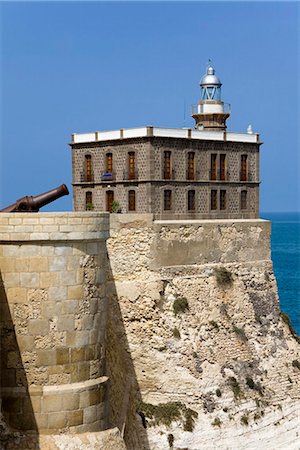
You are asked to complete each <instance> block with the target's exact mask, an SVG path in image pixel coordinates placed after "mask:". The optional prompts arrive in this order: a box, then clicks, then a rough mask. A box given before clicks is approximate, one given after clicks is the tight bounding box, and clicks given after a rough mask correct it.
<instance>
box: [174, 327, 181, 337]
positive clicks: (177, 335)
mask: <svg viewBox="0 0 300 450" xmlns="http://www.w3.org/2000/svg"><path fill="white" fill-rule="evenodd" d="M173 336H174V338H175V339H180V331H179V330H178V328H176V327H175V328H173Z"/></svg>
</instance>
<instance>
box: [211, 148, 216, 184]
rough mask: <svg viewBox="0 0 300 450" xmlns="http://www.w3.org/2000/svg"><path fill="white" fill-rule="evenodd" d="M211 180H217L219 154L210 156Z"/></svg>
mask: <svg viewBox="0 0 300 450" xmlns="http://www.w3.org/2000/svg"><path fill="white" fill-rule="evenodd" d="M210 179H211V180H213V181H214V180H216V179H217V154H216V153H212V154H211V155H210Z"/></svg>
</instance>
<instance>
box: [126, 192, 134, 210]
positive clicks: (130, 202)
mask: <svg viewBox="0 0 300 450" xmlns="http://www.w3.org/2000/svg"><path fill="white" fill-rule="evenodd" d="M128 211H135V191H129V192H128Z"/></svg>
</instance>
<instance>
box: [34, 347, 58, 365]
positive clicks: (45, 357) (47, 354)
mask: <svg viewBox="0 0 300 450" xmlns="http://www.w3.org/2000/svg"><path fill="white" fill-rule="evenodd" d="M37 356H38V357H37V366H38V367H39V366H53V365H55V364H56V350H55V349H51V350H37Z"/></svg>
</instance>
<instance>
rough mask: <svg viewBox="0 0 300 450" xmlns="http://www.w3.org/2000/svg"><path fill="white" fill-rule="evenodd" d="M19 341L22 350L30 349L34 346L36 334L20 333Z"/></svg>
mask: <svg viewBox="0 0 300 450" xmlns="http://www.w3.org/2000/svg"><path fill="white" fill-rule="evenodd" d="M17 342H18V346H19V349H20V352H26V351H30V350H32V349H33V348H34V336H30V335H26V334H25V335H24V334H19V335H18V336H17Z"/></svg>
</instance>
